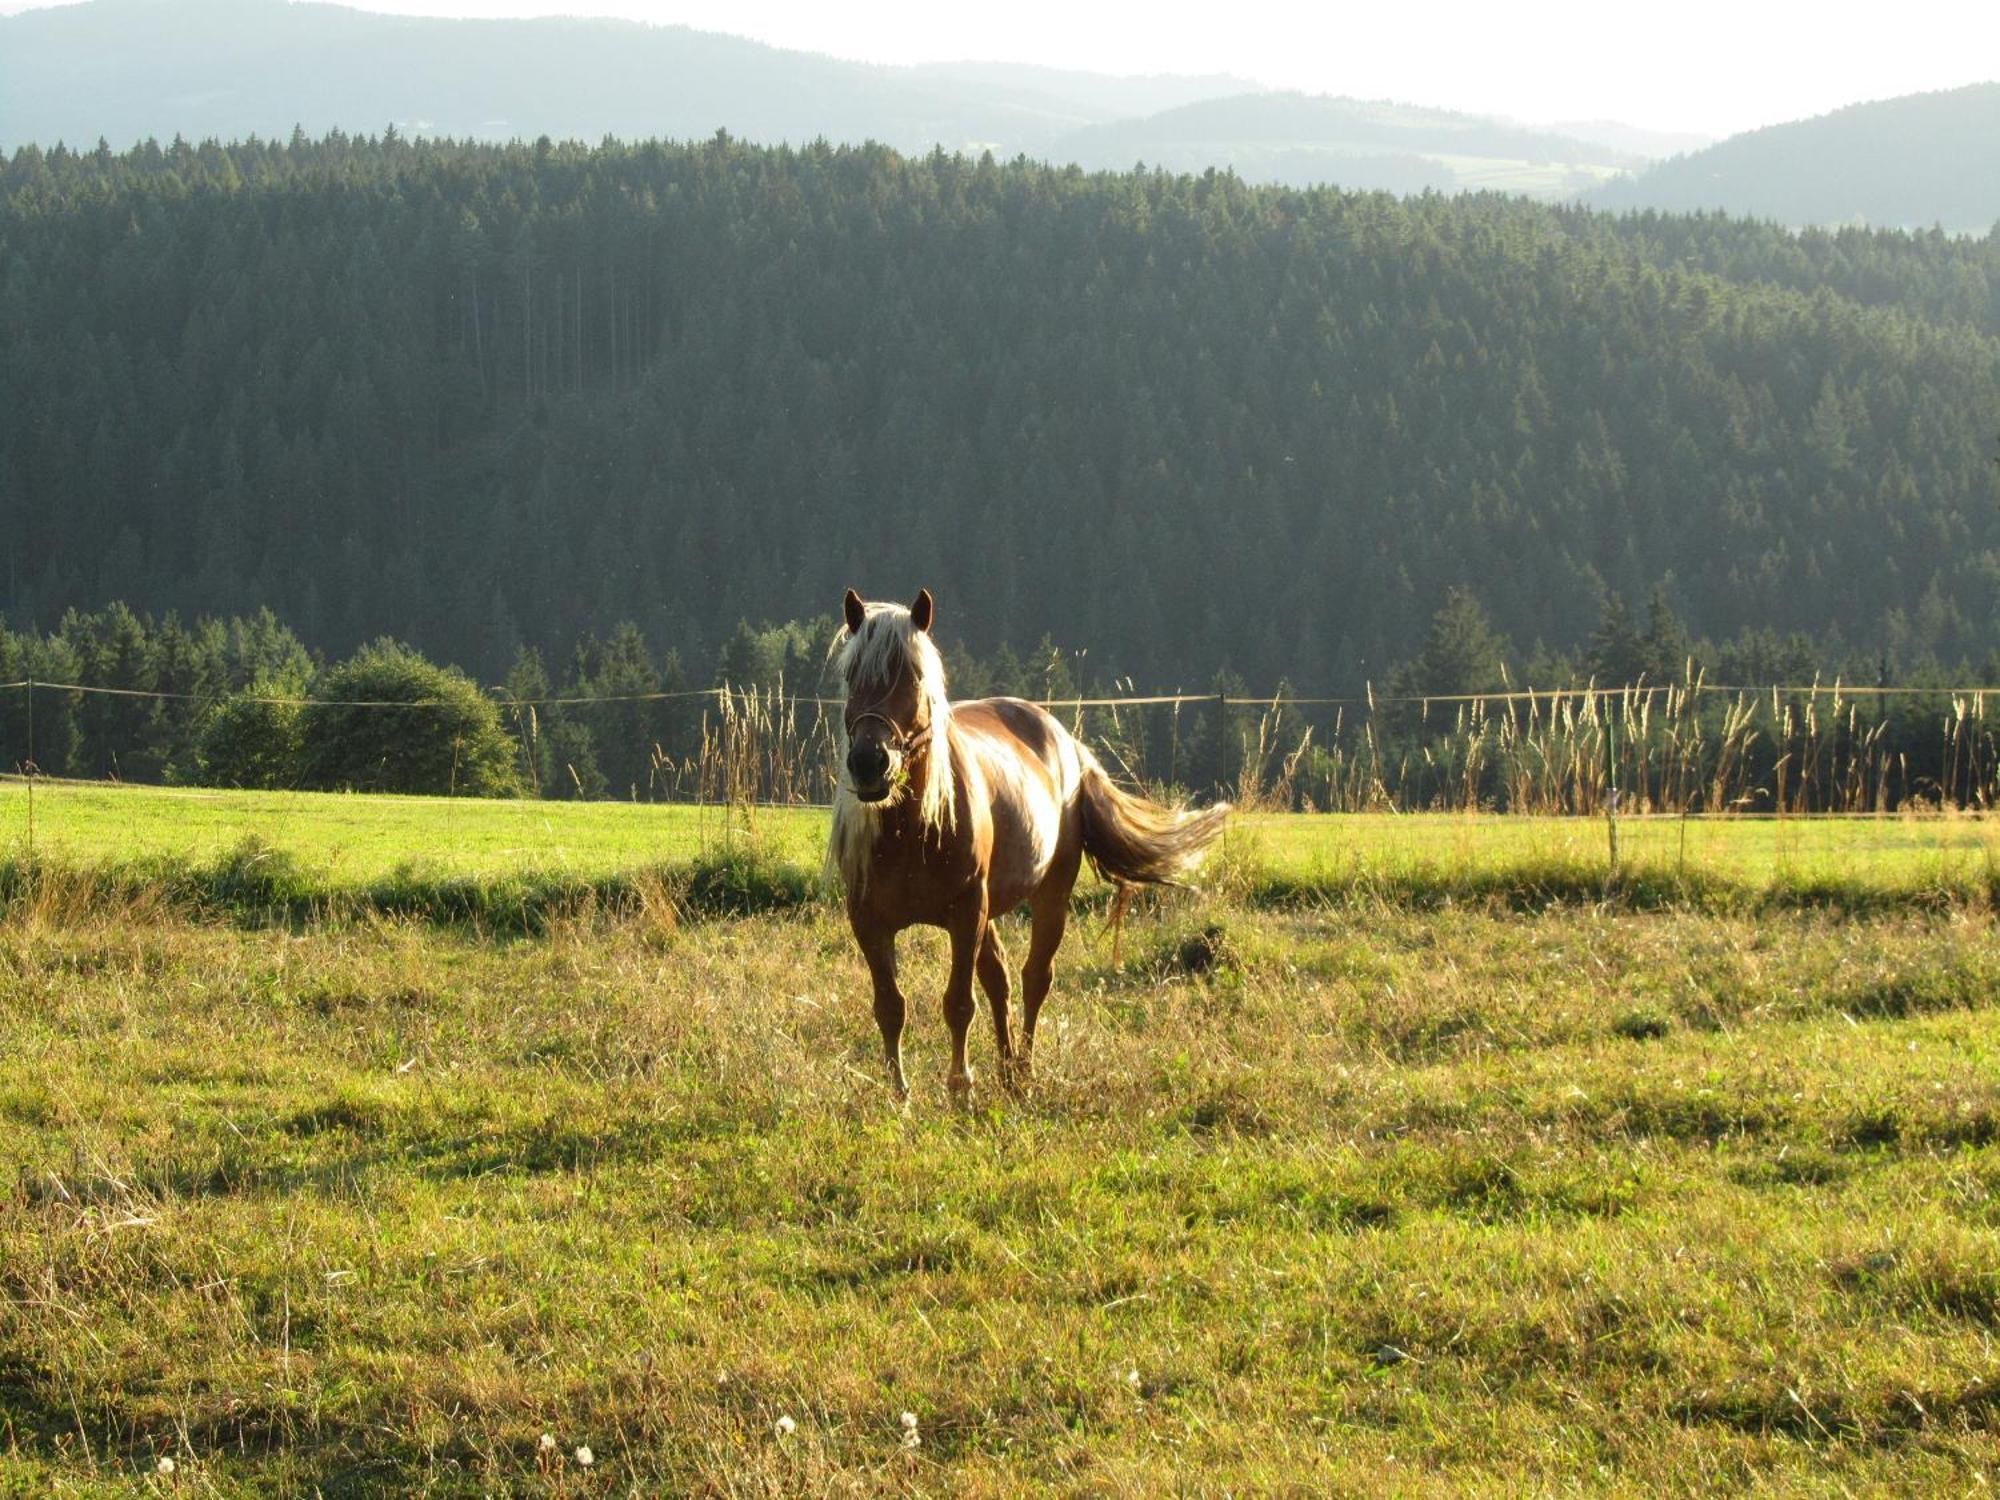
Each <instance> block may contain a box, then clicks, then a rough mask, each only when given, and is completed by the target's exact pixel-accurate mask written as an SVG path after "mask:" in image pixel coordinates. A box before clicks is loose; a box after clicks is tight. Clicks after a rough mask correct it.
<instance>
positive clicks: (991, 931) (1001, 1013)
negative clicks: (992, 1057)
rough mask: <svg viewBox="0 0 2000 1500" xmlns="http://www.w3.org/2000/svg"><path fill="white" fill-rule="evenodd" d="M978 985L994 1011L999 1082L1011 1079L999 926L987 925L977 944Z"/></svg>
mask: <svg viewBox="0 0 2000 1500" xmlns="http://www.w3.org/2000/svg"><path fill="white" fill-rule="evenodd" d="M976 968H977V970H978V973H979V986H980V988H981V989H983V990H985V991H986V1003H987V1005H988V1006H989V1007H990V1008H991V1009H992V1011H993V1045H994V1047H995V1048H996V1049H997V1050H998V1051H999V1054H1000V1081H1001V1082H1002V1083H1005V1084H1009V1085H1011V1084H1012V1083H1013V1082H1014V1036H1013V1032H1012V1030H1011V1028H1009V1026H1008V1024H1007V989H1008V984H1007V950H1006V949H1005V948H1002V947H1001V946H1000V929H999V927H998V926H996V925H995V924H994V923H993V922H991V921H988V922H987V924H986V936H985V937H984V938H983V939H982V940H981V941H980V944H979V961H978V963H977V965H976Z"/></svg>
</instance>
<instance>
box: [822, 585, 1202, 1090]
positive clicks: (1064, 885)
mask: <svg viewBox="0 0 2000 1500" xmlns="http://www.w3.org/2000/svg"><path fill="white" fill-rule="evenodd" d="M845 613H846V617H847V628H846V630H845V631H844V632H842V634H841V636H840V639H839V640H838V641H837V642H836V643H835V646H834V651H833V660H834V663H835V665H836V666H837V668H838V670H839V672H840V675H841V678H842V680H843V681H844V683H845V684H846V688H847V707H846V712H845V714H844V715H843V719H842V729H843V736H842V738H843V740H844V742H845V746H846V756H845V766H844V770H845V774H844V775H843V776H842V777H841V778H840V786H839V790H838V791H837V792H836V793H835V795H834V801H833V837H832V842H831V844H830V846H829V848H828V859H829V862H830V863H831V864H832V865H833V866H834V868H835V869H837V870H838V871H839V872H840V878H841V882H842V884H843V885H844V886H845V888H846V891H847V919H848V922H849V923H850V924H851V925H852V927H853V928H854V937H855V941H856V942H858V943H859V944H860V945H861V955H862V957H863V958H865V959H866V960H867V961H868V972H869V974H870V975H871V976H872V977H873V979H874V982H875V1023H876V1025H877V1026H879V1027H880V1028H881V1030H882V1052H883V1056H884V1058H885V1059H886V1060H887V1062H888V1065H889V1082H890V1085H891V1086H892V1087H893V1088H894V1089H895V1091H896V1094H897V1097H899V1098H901V1097H903V1096H905V1095H906V1094H907V1093H908V1087H907V1085H906V1084H905V1083H904V1081H903V1014H904V1001H903V992H902V991H901V990H900V989H898V988H897V987H896V934H897V933H899V932H901V931H902V930H903V929H904V928H905V927H912V926H918V925H923V926H929V927H942V928H943V929H944V930H945V931H946V932H947V933H949V934H950V935H951V977H950V979H949V980H948V981H947V982H946V984H945V991H944V1018H945V1024H946V1025H948V1026H949V1027H950V1028H951V1071H950V1073H949V1074H948V1075H947V1080H946V1081H947V1082H948V1084H949V1085H950V1088H951V1091H952V1093H953V1094H954V1095H955V1096H963V1095H964V1093H965V1092H966V1091H967V1090H968V1089H969V1088H970V1087H971V1086H972V1070H971V1069H970V1068H968V1067H967V1066H966V1062H965V1033H966V1031H967V1030H968V1029H969V1028H970V1027H971V1025H972V1015H973V1011H974V1009H975V1006H974V1004H973V999H972V976H973V974H974V973H975V972H977V973H978V975H979V983H980V985H981V987H982V988H984V989H985V991H986V998H987V1000H988V1002H989V1003H990V1004H991V1005H992V1007H993V1039H994V1042H995V1044H996V1045H997V1047H998V1049H999V1054H1000V1069H1001V1077H1002V1079H1003V1081H1005V1082H1008V1083H1012V1082H1013V1081H1014V1080H1015V1077H1016V1075H1017V1072H1025V1071H1026V1070H1027V1067H1028V1063H1029V1057H1030V1054H1031V1052H1032V1050H1033V1048H1034V1043H1035V1018H1036V1016H1037V1015H1039V1014H1040V1012H1041V1008H1042V1001H1043V1000H1045V999H1046V998H1047V997H1048V993H1049V969H1050V965H1051V963H1052V962H1053V960H1054V959H1055V954H1056V948H1057V947H1058V945H1060V944H1061V942H1062V938H1063V925H1064V923H1065V922H1066V921H1067V920H1068V918H1069V895H1070V888H1071V887H1072V886H1073V885H1075V884H1076V874H1077V867H1078V865H1079V864H1080V862H1081V861H1082V859H1083V857H1084V856H1085V855H1086V854H1087V855H1089V856H1090V859H1091V862H1092V863H1093V864H1094V865H1095V866H1096V867H1097V869H1098V872H1099V873H1100V874H1102V875H1104V876H1106V877H1107V878H1109V879H1111V880H1114V881H1117V882H1118V883H1119V884H1120V886H1121V887H1123V886H1125V885H1132V884H1154V885H1159V884H1172V883H1174V882H1176V881H1177V880H1178V879H1179V878H1180V877H1181V876H1183V875H1185V874H1186V873H1187V872H1188V871H1189V870H1191V869H1192V868H1193V867H1194V865H1195V864H1196V863H1198V862H1199V861H1200V859H1201V856H1202V854H1203V852H1204V851H1205V850H1206V849H1207V848H1208V846H1209V844H1211V843H1212V842H1214V840H1215V838H1216V836H1217V835H1218V834H1219V833H1221V831H1222V821H1223V819H1224V818H1225V817H1226V816H1228V813H1229V808H1228V806H1227V804H1223V805H1221V806H1216V807H1210V808H1206V809H1204V810H1202V811H1200V812H1177V811H1174V810H1173V809H1170V808H1165V807H1161V806H1160V805H1159V804H1157V803H1154V802H1149V801H1147V800H1146V799H1145V798H1143V797H1135V796H1133V795H1132V794H1130V793H1129V792H1125V791H1123V790H1121V789H1120V788H1119V787H1117V786H1116V785H1115V784H1113V782H1112V780H1111V778H1110V777H1109V776H1108V775H1106V774H1105V771H1104V768H1103V766H1101V765H1099V764H1098V761H1097V757H1096V756H1095V755H1092V754H1091V753H1090V751H1089V750H1088V749H1087V748H1085V747H1084V746H1082V745H1079V744H1078V743H1077V742H1076V741H1075V740H1074V739H1073V738H1071V737H1070V734H1069V732H1068V731H1067V730H1066V729H1064V728H1063V727H1062V725H1061V724H1059V723H1057V722H1056V721H1055V719H1053V718H1052V717H1050V716H1049V715H1048V714H1047V713H1045V712H1044V711H1043V710H1042V709H1040V708H1037V707H1036V706H1035V705H1034V704H1032V703H1024V702H1022V701H1021V700H1020V699H1018V698H979V699H974V700H970V701H968V702H964V703H953V702H950V701H949V700H948V699H947V698H946V697H945V688H944V663H943V661H942V660H940V659H939V657H938V652H937V647H936V646H935V645H933V644H932V642H931V636H930V629H931V621H932V617H933V613H934V606H933V604H932V602H931V595H930V590H928V589H926V590H924V591H923V592H922V593H920V594H918V595H917V602H916V603H915V604H913V605H911V606H910V608H908V609H904V608H903V607H902V606H901V605H899V604H866V603H863V602H862V599H861V596H860V595H859V594H857V593H855V592H854V591H853V590H852V589H849V590H848V591H847V598H846V601H845ZM1023 902H1026V903H1027V904H1028V908H1029V910H1030V911H1031V912H1032V914H1033V917H1034V921H1033V927H1032V930H1031V935H1030V937H1029V939H1028V961H1027V962H1026V963H1025V964H1023V965H1022V966H1021V989H1022V1003H1023V1006H1024V1009H1023V1011H1022V1014H1021V1043H1020V1050H1019V1051H1018V1053H1017V1052H1016V1050H1015V1047H1014V1040H1013V1036H1012V1033H1011V1032H1010V1030H1009V1028H1008V1018H1007V956H1006V954H1005V953H1004V952H1003V951H1002V950H1001V947H1000V934H999V932H998V931H997V930H996V929H995V928H994V926H993V919H994V918H995V917H998V916H1001V915H1003V914H1004V913H1006V912H1009V911H1012V910H1013V909H1014V908H1015V907H1017V906H1019V905H1021V904H1022V903H1023Z"/></svg>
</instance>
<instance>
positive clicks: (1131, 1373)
mask: <svg viewBox="0 0 2000 1500" xmlns="http://www.w3.org/2000/svg"><path fill="white" fill-rule="evenodd" d="M1125 1383H1126V1384H1127V1385H1129V1386H1131V1387H1132V1389H1133V1390H1135V1391H1136V1390H1138V1389H1139V1372H1138V1371H1137V1370H1127V1371H1126V1372H1125Z"/></svg>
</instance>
